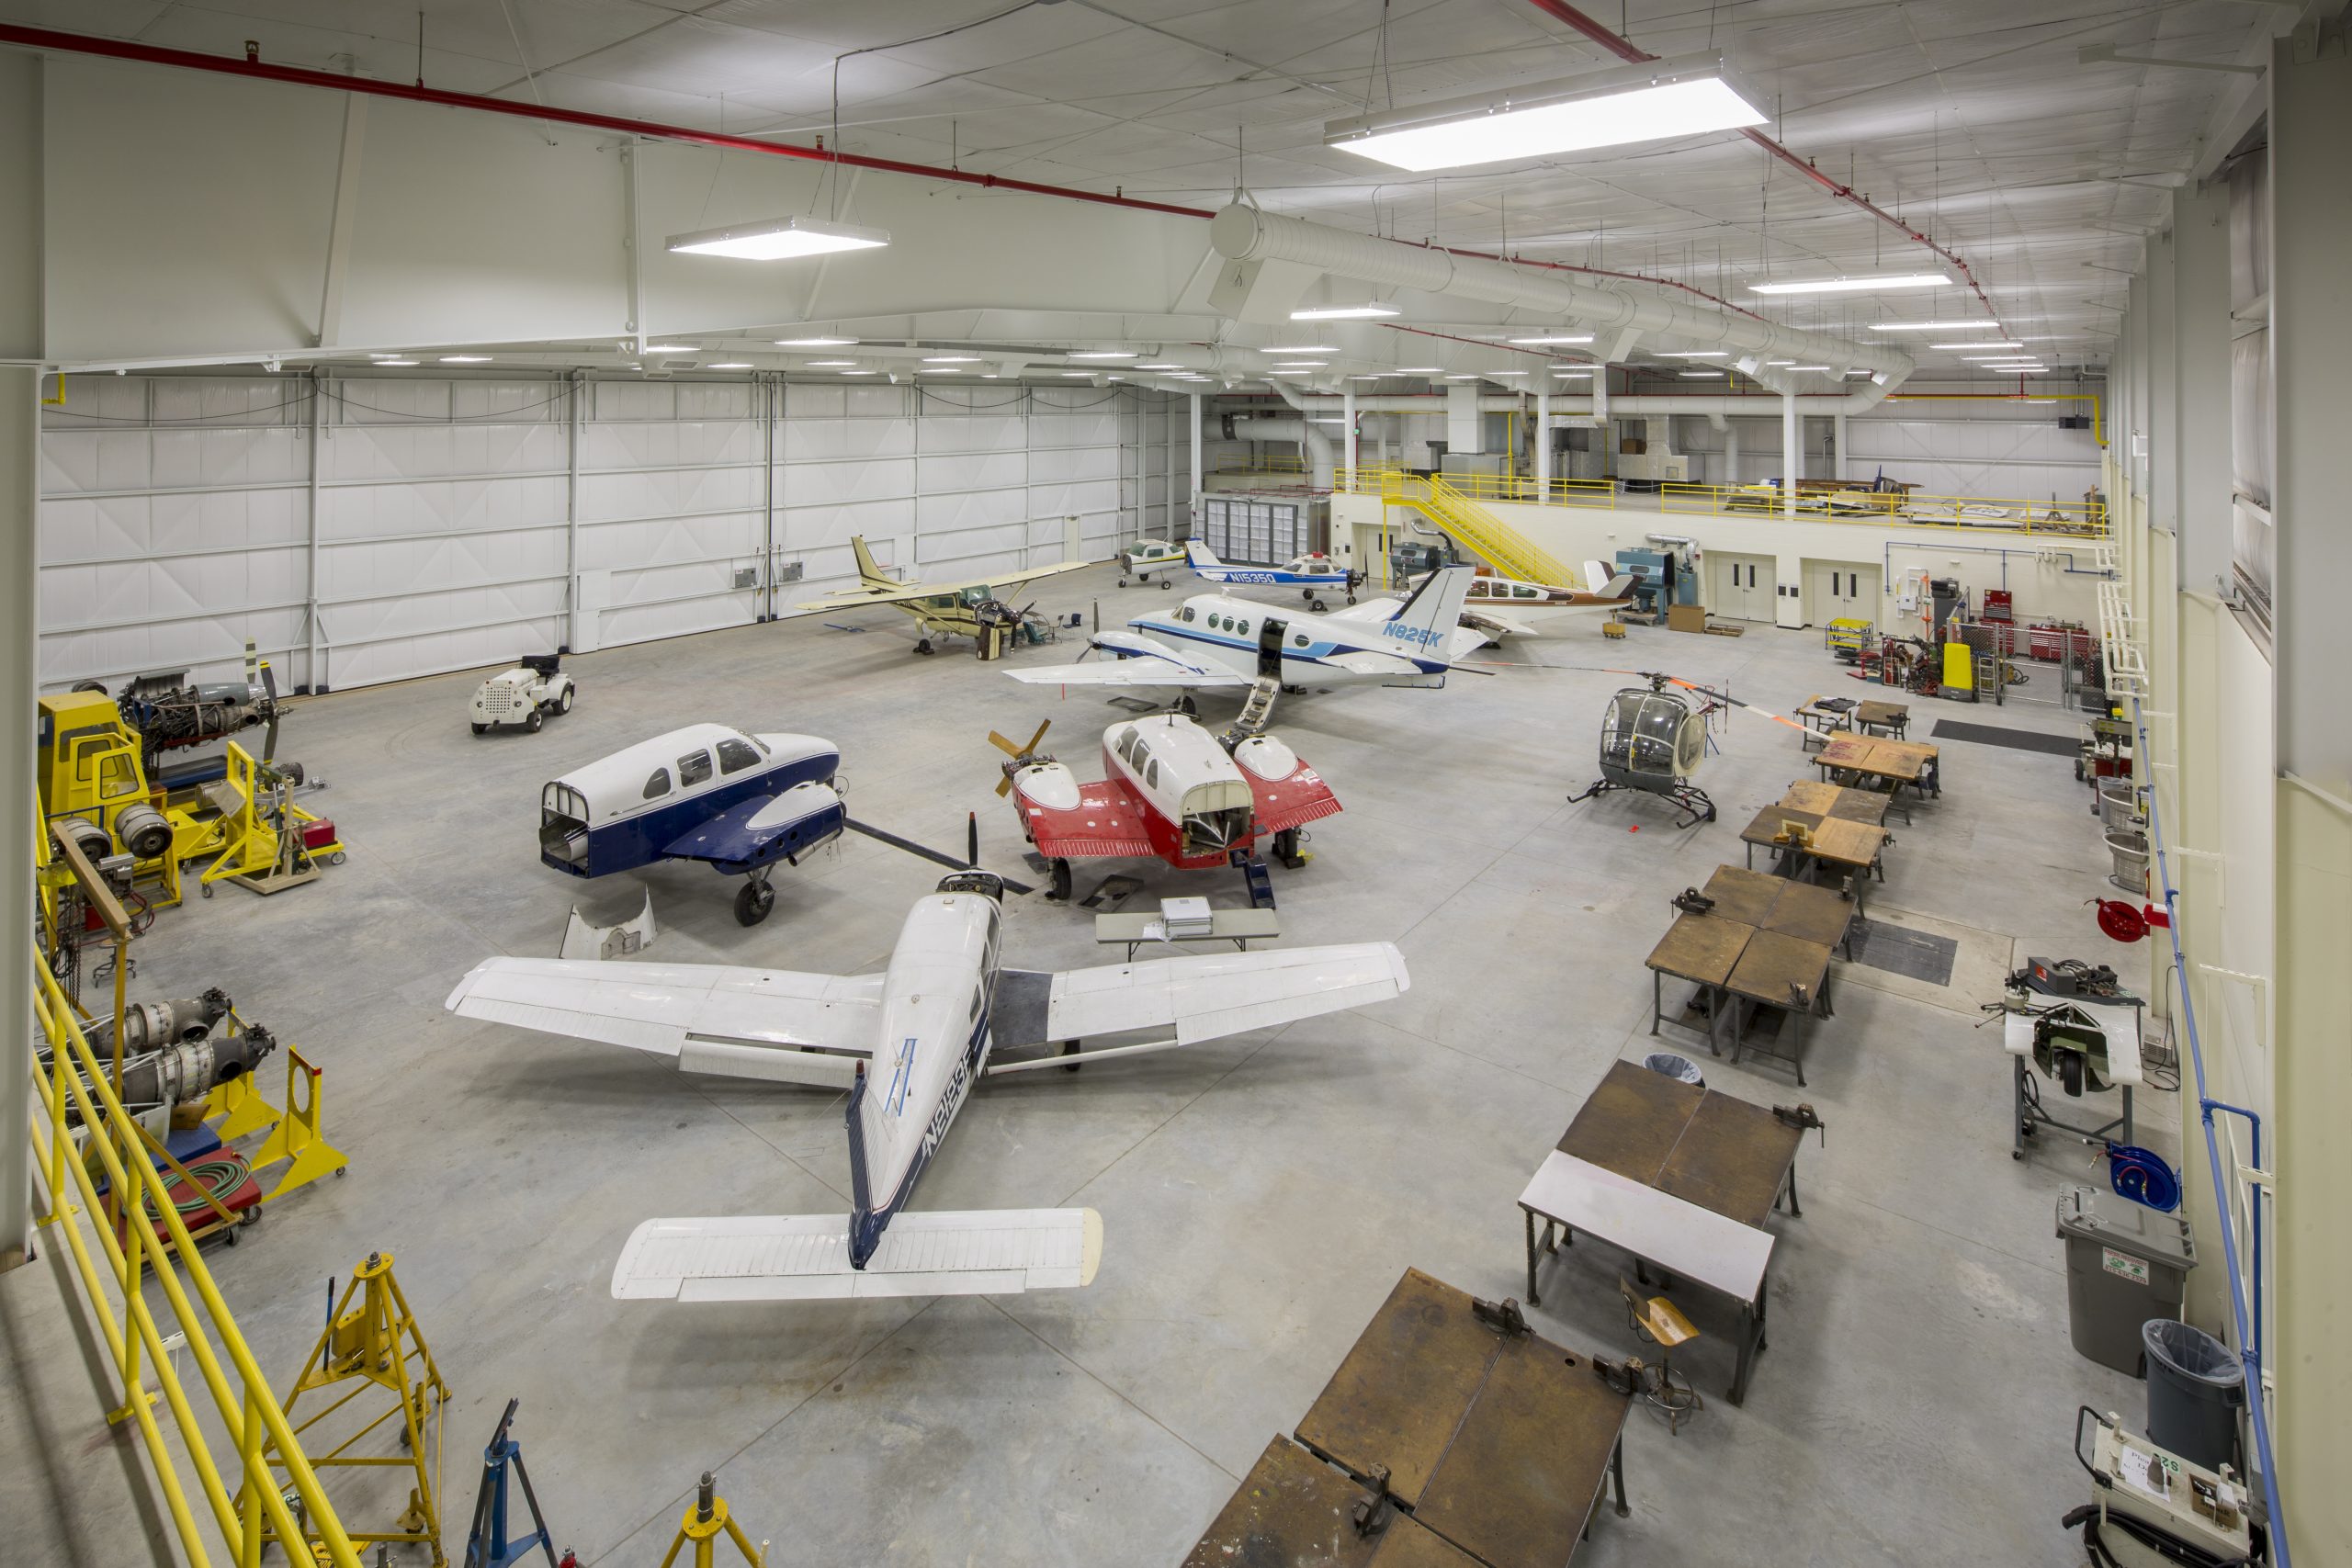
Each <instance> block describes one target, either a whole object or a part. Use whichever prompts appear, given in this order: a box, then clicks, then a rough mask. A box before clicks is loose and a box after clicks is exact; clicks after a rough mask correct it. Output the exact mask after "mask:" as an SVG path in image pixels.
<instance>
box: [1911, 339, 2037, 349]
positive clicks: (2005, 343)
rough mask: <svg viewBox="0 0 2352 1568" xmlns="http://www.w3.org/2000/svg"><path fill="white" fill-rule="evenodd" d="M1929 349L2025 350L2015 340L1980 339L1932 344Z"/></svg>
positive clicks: (2022, 345)
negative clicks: (1969, 341)
mask: <svg viewBox="0 0 2352 1568" xmlns="http://www.w3.org/2000/svg"><path fill="white" fill-rule="evenodd" d="M2024 346H2025V344H2022V343H2019V342H2018V340H2017V339H2015V338H2006V337H2004V338H1978V339H1977V340H1976V341H1975V342H1974V343H1931V344H1928V347H1929V348H2023V347H2024Z"/></svg>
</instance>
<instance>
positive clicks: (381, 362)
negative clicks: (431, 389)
mask: <svg viewBox="0 0 2352 1568" xmlns="http://www.w3.org/2000/svg"><path fill="white" fill-rule="evenodd" d="M376 363H377V364H379V365H413V364H415V363H416V361H415V360H413V359H379V360H378V361H376Z"/></svg>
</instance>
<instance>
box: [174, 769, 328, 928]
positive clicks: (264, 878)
mask: <svg viewBox="0 0 2352 1568" xmlns="http://www.w3.org/2000/svg"><path fill="white" fill-rule="evenodd" d="M226 760H227V763H228V770H229V774H228V778H227V780H226V781H225V782H226V784H227V787H228V790H229V792H230V793H231V794H232V795H234V796H236V800H237V806H236V809H235V810H233V811H231V812H228V813H226V814H224V815H223V816H222V817H221V818H220V821H219V822H217V823H215V824H212V832H213V834H214V841H217V842H219V843H220V844H224V845H226V846H227V847H226V848H225V849H224V850H223V851H222V852H221V854H220V859H218V860H216V861H214V862H213V863H211V864H210V865H209V866H206V867H205V868H204V875H203V878H202V880H201V882H200V884H199V886H198V892H200V893H202V894H203V895H204V896H205V897H207V898H209V897H212V885H213V884H214V883H215V882H219V881H221V880H223V879H226V880H228V881H231V882H234V883H235V884H237V886H240V887H249V888H251V889H253V890H254V892H256V893H264V894H267V893H277V892H280V891H282V890H284V889H286V888H288V887H295V886H300V885H301V884H303V883H305V882H309V881H311V880H313V879H314V878H316V877H317V875H318V874H319V863H320V862H321V861H334V862H339V861H341V860H342V859H343V853H344V851H343V845H342V844H340V843H333V844H323V845H321V846H320V847H319V848H318V849H317V850H316V851H311V850H306V849H304V848H303V847H302V825H303V824H304V823H306V822H315V821H317V820H318V818H316V817H314V816H312V815H311V813H310V812H307V811H305V810H303V809H302V808H301V807H299V806H297V805H295V804H294V803H293V801H292V800H291V799H289V798H288V795H289V793H290V792H289V790H288V785H287V783H286V775H284V774H282V773H279V772H277V770H276V769H274V768H272V767H271V766H269V764H267V763H266V762H257V761H254V755H253V753H252V752H250V751H248V750H245V749H244V748H243V747H242V746H240V745H238V744H237V743H236V742H235V741H233V740H232V741H230V742H229V744H228V748H227V759H226ZM198 852H201V850H200V849H199V851H198Z"/></svg>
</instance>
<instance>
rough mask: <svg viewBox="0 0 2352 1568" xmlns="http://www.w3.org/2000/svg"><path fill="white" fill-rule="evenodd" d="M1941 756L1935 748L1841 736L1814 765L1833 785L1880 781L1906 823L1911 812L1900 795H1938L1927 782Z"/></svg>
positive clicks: (1938, 789) (1937, 787)
mask: <svg viewBox="0 0 2352 1568" xmlns="http://www.w3.org/2000/svg"><path fill="white" fill-rule="evenodd" d="M1941 755H1942V753H1941V752H1940V751H1939V750H1938V749H1937V748H1935V747H1933V746H1928V745H1924V744H1922V743H1921V742H1919V741H1917V740H1882V739H1875V738H1873V737H1871V736H1865V735H1840V736H1837V737H1835V738H1833V739H1831V740H1830V742H1829V744H1828V745H1826V746H1825V747H1823V748H1822V749H1821V754H1820V755H1819V756H1817V757H1815V759H1814V762H1815V765H1817V766H1818V767H1819V768H1820V769H1821V776H1822V777H1823V778H1824V779H1826V780H1829V781H1832V782H1858V781H1860V780H1862V779H1877V780H1880V781H1881V782H1882V783H1883V784H1884V785H1885V794H1886V796H1887V799H1888V802H1889V804H1891V805H1893V806H1894V807H1895V809H1897V810H1899V811H1901V812H1902V813H1903V819H1904V820H1905V822H1908V821H1909V820H1911V808H1910V807H1908V806H1907V805H1905V804H1904V802H1903V798H1902V795H1903V791H1904V790H1905V788H1908V789H1909V790H1910V791H1911V792H1912V794H1913V795H1914V796H1917V795H1923V794H1930V793H1931V794H1935V795H1941V794H1942V793H1943V786H1942V785H1941V784H1939V783H1930V782H1928V781H1929V778H1930V775H1932V774H1933V773H1935V771H1936V770H1935V765H1936V763H1937V761H1939V758H1940V757H1941ZM1841 774H1842V775H1844V777H1843V779H1840V777H1839V775H1841Z"/></svg>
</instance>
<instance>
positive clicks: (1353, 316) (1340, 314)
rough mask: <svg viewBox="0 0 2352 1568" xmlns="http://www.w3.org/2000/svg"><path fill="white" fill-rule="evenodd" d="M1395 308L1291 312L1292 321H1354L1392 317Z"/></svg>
mask: <svg viewBox="0 0 2352 1568" xmlns="http://www.w3.org/2000/svg"><path fill="white" fill-rule="evenodd" d="M1395 314H1397V310H1396V308H1395V307H1393V306H1389V305H1315V306H1311V307H1309V308H1308V309H1306V310H1293V311H1292V312H1291V313H1290V319H1291V320H1292V321H1364V320H1367V319H1369V318H1371V317H1374V316H1393V315H1395Z"/></svg>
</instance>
